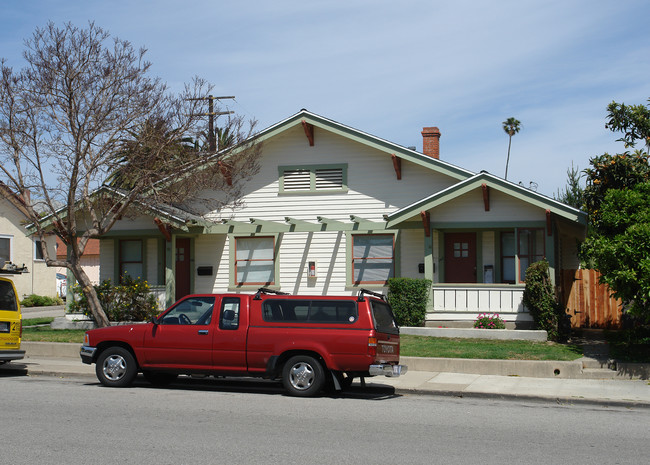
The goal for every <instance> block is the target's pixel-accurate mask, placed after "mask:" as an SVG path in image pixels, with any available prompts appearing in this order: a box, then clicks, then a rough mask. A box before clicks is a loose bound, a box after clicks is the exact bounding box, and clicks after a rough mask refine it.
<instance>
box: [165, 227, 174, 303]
mask: <svg viewBox="0 0 650 465" xmlns="http://www.w3.org/2000/svg"><path fill="white" fill-rule="evenodd" d="M175 245H176V234H172V240H171V241H165V302H166V304H167V305H166V306H167V307H170V306H171V305H172V304H173V303H174V300H175V297H176V277H175V274H174V272H175V270H174V268H175V265H176V247H175Z"/></svg>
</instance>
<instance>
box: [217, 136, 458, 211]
mask: <svg viewBox="0 0 650 465" xmlns="http://www.w3.org/2000/svg"><path fill="white" fill-rule="evenodd" d="M314 139H315V143H314V146H313V147H310V146H309V143H308V141H307V138H306V137H305V133H304V131H303V129H302V127H295V128H291V129H289V130H287V131H286V132H285V133H284V134H282V135H280V136H277V137H275V138H274V139H272V140H270V141H268V142H265V145H264V155H263V157H262V158H261V159H260V171H259V173H258V174H257V175H256V176H255V178H254V179H253V180H251V181H249V182H248V183H247V184H246V186H245V188H244V196H243V198H242V200H243V202H242V205H241V207H240V208H237V209H236V210H235V211H234V212H232V211H231V210H228V209H225V210H224V211H222V212H220V213H217V212H215V213H214V214H213V215H212V217H214V218H218V219H222V218H224V217H226V218H230V217H231V218H232V219H235V220H240V221H248V219H249V218H259V219H265V220H276V221H284V218H285V217H286V216H291V217H295V218H297V219H306V220H315V218H316V216H323V217H327V218H332V219H341V220H346V221H349V216H350V215H358V216H360V217H363V218H366V219H369V220H373V221H381V222H383V217H382V215H383V214H385V213H390V212H393V211H395V210H396V209H398V208H401V207H403V206H406V205H409V204H411V203H413V202H415V201H416V200H419V199H421V198H422V197H425V196H426V195H430V194H431V192H436V191H438V190H440V189H444V188H446V187H448V186H450V185H452V184H453V183H454V180H453V179H452V178H450V177H449V176H446V175H443V174H440V173H437V172H435V171H432V170H427V169H423V168H421V167H419V166H417V165H414V164H412V163H410V162H407V161H406V160H402V179H401V180H400V181H398V180H397V177H396V174H395V170H394V168H393V163H392V160H391V157H390V154H388V153H385V154H383V153H378V152H377V151H376V150H374V149H372V148H370V147H368V146H366V145H363V144H360V143H357V142H354V141H351V140H349V139H347V138H344V137H341V136H338V135H335V134H332V133H330V132H327V131H325V130H321V129H319V128H315V135H314ZM322 164H347V166H348V168H347V185H348V188H349V190H348V192H346V193H336V194H307V195H299V194H279V173H278V167H279V166H293V165H322Z"/></svg>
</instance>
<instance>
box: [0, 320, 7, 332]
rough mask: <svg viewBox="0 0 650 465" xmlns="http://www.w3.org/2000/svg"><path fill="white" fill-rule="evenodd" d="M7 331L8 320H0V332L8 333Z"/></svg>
mask: <svg viewBox="0 0 650 465" xmlns="http://www.w3.org/2000/svg"><path fill="white" fill-rule="evenodd" d="M8 332H9V322H8V321H0V333H8Z"/></svg>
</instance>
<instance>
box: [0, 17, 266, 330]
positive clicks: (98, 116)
mask: <svg viewBox="0 0 650 465" xmlns="http://www.w3.org/2000/svg"><path fill="white" fill-rule="evenodd" d="M25 47H26V49H25V51H24V58H25V60H26V63H27V64H26V66H25V67H24V68H23V69H22V70H20V71H19V72H14V70H13V69H12V68H10V67H9V66H7V64H6V61H5V60H4V59H2V60H0V73H1V76H0V163H1V165H0V170H1V172H0V173H1V174H2V175H3V176H2V177H3V178H4V181H5V183H6V184H7V185H8V186H9V187H10V188H11V189H12V190H13V191H14V192H15V193H17V194H18V195H20V196H21V197H22V198H23V199H25V200H26V201H27V202H26V211H27V215H26V216H27V219H28V221H31V222H32V223H33V225H34V228H35V231H36V234H37V235H39V236H40V237H41V239H43V238H44V237H45V235H46V234H47V233H48V232H50V231H52V230H53V231H54V232H55V233H56V234H57V235H58V236H59V237H60V238H61V239H62V241H63V242H64V243H65V244H66V246H67V248H68V250H69V258H68V259H67V260H65V261H63V260H57V259H56V257H50V256H49V255H48V254H47V250H44V252H45V261H46V263H47V265H48V266H60V267H66V268H68V269H69V270H71V272H72V273H73V274H74V276H75V278H76V280H77V282H78V283H79V284H80V286H81V288H82V292H83V294H84V295H85V297H86V298H87V299H88V303H89V306H90V309H91V311H92V314H93V317H94V319H95V321H96V322H97V324H98V325H99V326H106V325H108V324H109V323H108V319H107V318H106V315H105V313H104V311H103V310H102V308H101V306H100V303H99V300H98V299H97V295H96V293H95V290H94V288H93V286H92V285H91V282H90V279H89V278H88V276H87V275H86V273H85V272H84V270H83V268H82V267H81V264H80V258H81V256H82V254H83V252H84V249H85V248H86V245H87V243H88V240H89V239H91V238H95V237H101V236H102V235H104V234H106V233H107V232H108V231H109V230H110V229H111V228H112V227H113V226H114V225H115V223H116V221H117V220H118V219H119V218H120V217H122V216H123V215H125V214H128V213H129V212H131V211H133V207H134V204H136V203H137V204H141V203H142V202H145V203H147V202H148V203H159V202H172V203H183V202H187V203H190V202H189V201H188V199H190V198H191V196H192V195H193V194H195V193H197V192H199V191H201V190H202V189H204V188H205V187H206V186H207V180H210V186H211V187H213V186H214V185H215V180H216V179H217V178H219V179H224V178H226V176H224V173H225V174H227V175H228V180H230V179H231V178H232V176H236V175H238V174H241V175H242V176H247V170H248V174H252V173H253V172H254V170H255V156H256V155H257V151H258V149H259V147H257V148H256V146H255V145H254V143H252V142H251V143H247V142H245V141H246V140H249V141H250V140H252V139H251V138H250V137H249V136H251V131H252V128H253V125H252V124H251V126H250V130H249V132H248V133H246V132H244V131H243V124H242V122H241V120H237V119H236V118H235V119H234V120H233V121H235V122H236V123H237V124H235V125H234V126H233V128H232V129H231V132H235V133H236V134H237V136H236V138H235V140H236V142H238V143H239V145H238V146H237V147H235V148H236V149H237V150H238V155H237V157H232V158H233V161H230V162H229V163H228V164H224V163H222V162H221V159H222V158H223V151H220V152H218V153H205V152H196V151H193V152H192V153H191V154H189V153H186V151H184V149H182V145H183V144H182V141H183V140H184V138H186V137H194V136H195V135H196V134H198V133H199V132H200V131H201V130H202V129H203V128H202V127H201V125H204V123H205V122H204V121H201V119H200V117H199V116H197V115H200V114H201V113H202V109H200V108H198V107H197V106H198V105H201V101H200V100H199V99H198V97H202V96H204V95H207V94H208V93H209V92H210V90H211V87H210V85H209V84H207V83H206V82H205V81H203V80H201V79H198V78H195V79H194V80H193V81H192V83H191V84H188V85H186V86H185V87H184V89H183V90H182V91H181V92H180V93H179V94H177V95H172V94H171V93H169V92H168V91H167V89H166V86H165V85H164V84H163V83H162V82H161V81H160V80H159V79H157V78H154V77H150V76H149V75H148V72H149V69H150V66H151V65H150V63H149V62H147V61H146V60H145V53H146V50H145V49H140V50H136V49H135V48H134V47H133V46H132V45H131V44H130V43H129V42H128V41H124V40H120V39H118V38H112V37H111V36H110V35H109V33H108V32H106V31H104V30H102V29H101V28H100V27H97V26H96V25H95V24H94V23H90V24H89V25H88V27H87V28H85V29H83V28H77V27H75V26H73V25H72V24H70V23H68V24H66V25H64V26H63V27H57V26H55V25H54V24H53V23H50V24H48V25H47V27H45V28H42V29H40V28H39V29H37V30H36V31H35V32H34V34H33V36H32V37H31V38H29V39H28V40H26V41H25ZM152 127H153V128H154V129H155V128H156V127H157V128H158V130H151V128H152ZM232 148H233V147H231V149H232ZM224 159H225V158H224ZM224 166H225V167H226V168H224ZM125 167H126V168H127V169H126V170H125V169H124V168H125ZM197 167H201V173H202V176H193V177H192V181H191V182H188V183H183V182H182V180H183V179H184V175H185V177H187V175H189V174H190V173H192V170H193V169H197ZM237 169H239V170H240V171H239V172H237V171H236V170H237ZM120 172H121V173H122V177H121V178H120V179H121V180H120V181H119V182H117V184H116V183H115V182H113V186H112V187H111V188H110V189H109V188H101V189H100V187H102V186H104V185H105V184H106V182H107V180H114V179H115V177H116V174H115V173H120ZM126 173H128V175H127V174H126ZM118 178H119V176H118ZM201 180H204V181H205V182H206V183H204V184H202V183H201ZM172 183H173V184H174V188H170V184H172ZM230 184H232V182H227V180H224V181H222V182H221V184H220V186H221V187H223V188H224V189H225V188H227V187H228V186H229V185H230ZM177 186H182V188H177Z"/></svg>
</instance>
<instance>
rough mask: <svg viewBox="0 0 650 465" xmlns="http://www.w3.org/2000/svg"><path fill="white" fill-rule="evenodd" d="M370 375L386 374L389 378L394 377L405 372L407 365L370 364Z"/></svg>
mask: <svg viewBox="0 0 650 465" xmlns="http://www.w3.org/2000/svg"><path fill="white" fill-rule="evenodd" d="M368 371H369V373H370V376H388V377H389V378H396V377H398V376H400V375H403V374H406V372H407V371H408V367H407V366H406V365H389V364H382V365H370V368H369V370H368Z"/></svg>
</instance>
